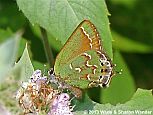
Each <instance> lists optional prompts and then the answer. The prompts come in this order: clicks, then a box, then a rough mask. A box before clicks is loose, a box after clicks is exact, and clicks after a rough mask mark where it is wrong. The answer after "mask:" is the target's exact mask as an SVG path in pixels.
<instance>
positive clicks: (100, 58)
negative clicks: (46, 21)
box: [54, 20, 114, 89]
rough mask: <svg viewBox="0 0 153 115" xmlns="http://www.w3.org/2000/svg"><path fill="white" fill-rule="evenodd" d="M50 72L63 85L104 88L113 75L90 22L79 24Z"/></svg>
mask: <svg viewBox="0 0 153 115" xmlns="http://www.w3.org/2000/svg"><path fill="white" fill-rule="evenodd" d="M54 72H55V75H56V76H59V77H60V79H62V80H63V81H64V82H66V83H67V84H69V85H72V86H76V87H79V88H82V89H85V88H89V87H98V86H100V87H108V86H109V83H110V81H111V78H112V76H113V75H114V72H113V64H112V61H111V60H110V59H109V58H108V56H107V55H106V53H105V51H104V49H103V47H102V43H101V39H100V35H99V33H98V31H97V29H96V27H95V25H94V24H93V23H91V22H90V21H89V20H84V21H82V22H81V23H80V24H79V25H78V27H77V28H76V29H75V30H74V32H73V33H72V35H71V36H70V37H69V39H68V40H67V42H66V43H65V45H64V46H63V48H62V49H61V51H60V52H59V54H58V55H57V57H56V60H55V65H54Z"/></svg>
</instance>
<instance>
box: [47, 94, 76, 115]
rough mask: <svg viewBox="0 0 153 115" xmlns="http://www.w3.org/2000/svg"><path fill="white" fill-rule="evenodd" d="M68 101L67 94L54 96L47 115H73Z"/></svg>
mask: <svg viewBox="0 0 153 115" xmlns="http://www.w3.org/2000/svg"><path fill="white" fill-rule="evenodd" d="M69 99H70V96H69V95H68V94H67V93H61V94H60V95H58V96H56V97H55V98H54V100H53V102H52V103H51V110H50V112H49V113H48V115H73V113H72V108H71V106H70V100H69Z"/></svg>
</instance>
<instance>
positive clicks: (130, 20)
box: [0, 0, 153, 92]
mask: <svg viewBox="0 0 153 115" xmlns="http://www.w3.org/2000/svg"><path fill="white" fill-rule="evenodd" d="M106 4H107V7H108V10H109V12H110V14H111V16H109V21H110V27H111V31H112V37H113V39H114V41H113V49H114V51H115V50H116V49H117V50H118V51H120V52H121V55H122V56H123V59H124V60H125V62H126V64H127V66H128V68H129V70H130V72H131V74H132V77H133V79H134V82H135V84H136V87H137V88H145V89H152V88H153V61H152V59H153V7H152V6H153V1H152V0H106ZM21 29H22V30H24V34H23V37H22V40H21V44H20V47H19V54H18V59H19V58H20V56H21V55H22V53H23V50H24V47H25V43H26V42H28V49H29V51H30V57H31V60H32V63H33V64H34V67H35V68H36V69H37V68H39V69H42V70H43V69H44V66H43V64H46V65H47V60H46V57H45V52H44V48H43V44H42V41H41V35H39V33H40V30H39V28H38V27H37V26H33V25H31V24H30V23H29V21H28V19H26V17H25V16H24V14H23V13H22V12H21V11H19V8H18V6H17V4H16V1H15V0H14V1H12V0H0V43H2V42H4V41H5V40H6V38H7V36H9V35H11V34H12V33H15V32H16V31H18V30H21ZM4 30H7V31H4ZM4 36H5V37H4ZM52 45H54V46H53V47H52V46H51V47H52V51H53V54H54V58H55V57H56V55H57V53H58V52H59V50H60V48H61V47H62V45H61V44H60V42H58V41H55V43H54V44H52ZM47 66H48V65H47ZM114 79H115V78H114ZM121 79H124V77H123V78H121ZM118 86H119V87H120V85H118ZM127 92H128V91H127Z"/></svg>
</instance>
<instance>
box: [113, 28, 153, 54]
mask: <svg viewBox="0 0 153 115" xmlns="http://www.w3.org/2000/svg"><path fill="white" fill-rule="evenodd" d="M112 36H113V39H114V42H113V47H114V48H115V49H119V50H121V51H124V52H131V53H149V52H152V51H153V47H150V46H148V45H145V44H143V43H140V42H136V41H134V40H131V39H129V38H126V37H124V36H122V35H120V34H118V33H116V32H114V31H112Z"/></svg>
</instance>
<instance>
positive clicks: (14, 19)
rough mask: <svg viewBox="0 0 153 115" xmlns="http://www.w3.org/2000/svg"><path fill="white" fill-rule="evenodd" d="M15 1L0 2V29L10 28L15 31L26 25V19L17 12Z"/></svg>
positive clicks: (0, 0)
mask: <svg viewBox="0 0 153 115" xmlns="http://www.w3.org/2000/svg"><path fill="white" fill-rule="evenodd" d="M14 2H15V1H10V0H0V6H1V7H0V17H1V18H0V28H7V27H9V28H11V29H12V30H14V31H17V30H18V29H19V28H21V27H23V26H24V25H25V23H26V19H25V17H24V16H23V15H21V13H19V12H18V7H17V5H16V4H15V3H14Z"/></svg>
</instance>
